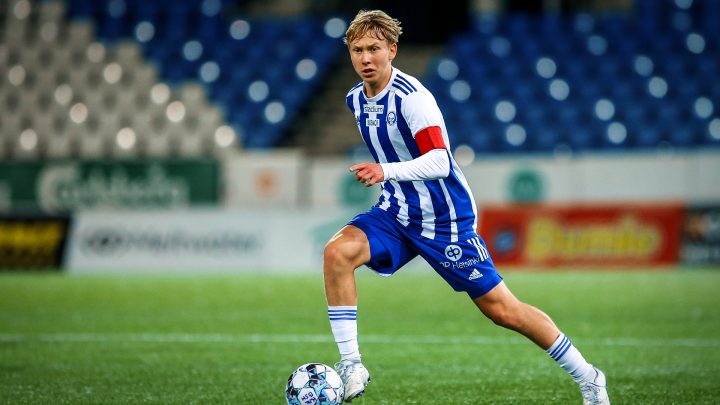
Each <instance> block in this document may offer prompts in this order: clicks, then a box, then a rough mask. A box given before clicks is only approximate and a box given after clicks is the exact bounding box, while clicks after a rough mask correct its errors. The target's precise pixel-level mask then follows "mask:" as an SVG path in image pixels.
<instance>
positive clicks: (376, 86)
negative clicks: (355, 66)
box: [363, 67, 395, 98]
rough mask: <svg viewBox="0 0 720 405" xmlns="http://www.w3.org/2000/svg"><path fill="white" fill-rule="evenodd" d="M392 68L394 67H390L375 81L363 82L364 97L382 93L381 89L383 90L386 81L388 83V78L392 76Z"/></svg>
mask: <svg viewBox="0 0 720 405" xmlns="http://www.w3.org/2000/svg"><path fill="white" fill-rule="evenodd" d="M394 70H395V68H392V67H391V68H390V70H389V72H388V74H387V75H386V76H385V77H383V78H382V79H380V80H378V81H376V82H373V83H370V82H365V84H364V85H363V90H364V91H365V97H367V98H373V97H375V96H377V95H378V94H380V93H382V91H383V90H385V87H387V85H388V83H390V78H391V77H392V75H393V71H394Z"/></svg>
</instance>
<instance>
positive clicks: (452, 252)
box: [445, 245, 462, 262]
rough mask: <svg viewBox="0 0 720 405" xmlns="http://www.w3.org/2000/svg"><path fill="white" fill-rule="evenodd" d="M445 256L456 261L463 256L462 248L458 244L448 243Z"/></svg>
mask: <svg viewBox="0 0 720 405" xmlns="http://www.w3.org/2000/svg"><path fill="white" fill-rule="evenodd" d="M445 257H447V258H448V259H449V260H450V261H453V262H456V261H458V260H460V258H461V257H462V249H460V246H458V245H448V246H447V247H446V248H445Z"/></svg>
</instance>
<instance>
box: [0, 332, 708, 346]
mask: <svg viewBox="0 0 720 405" xmlns="http://www.w3.org/2000/svg"><path fill="white" fill-rule="evenodd" d="M359 340H360V342H361V343H368V344H409V345H503V344H511V345H520V344H523V345H524V344H528V343H529V342H528V340H526V339H525V338H523V337H520V336H510V337H507V336H440V335H398V336H395V335H360V337H359ZM574 341H576V342H577V343H579V344H581V345H592V346H626V347H648V346H653V347H720V339H700V338H652V339H642V338H622V337H618V338H578V339H574ZM0 342H4V343H31V342H50V343H53V342H58V343H84V342H141V343H142V342H146V343H238V344H239V343H334V340H333V338H332V335H331V334H329V333H328V334H326V335H299V334H298V335H293V334H272V333H270V334H268V333H265V334H246V335H234V334H213V333H0Z"/></svg>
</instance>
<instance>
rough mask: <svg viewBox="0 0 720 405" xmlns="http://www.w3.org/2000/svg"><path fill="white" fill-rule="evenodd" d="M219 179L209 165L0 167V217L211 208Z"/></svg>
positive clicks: (27, 164) (149, 162)
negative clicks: (4, 214)
mask: <svg viewBox="0 0 720 405" xmlns="http://www.w3.org/2000/svg"><path fill="white" fill-rule="evenodd" d="M219 173H220V168H219V165H218V163H217V162H216V161H214V160H209V159H207V160H205V159H202V160H200V159H193V160H184V159H183V160H126V161H125V160H123V161H67V162H11V163H0V211H11V210H42V211H46V212H53V211H68V210H74V209H80V208H123V209H132V208H175V207H188V206H199V205H215V204H217V203H218V201H219Z"/></svg>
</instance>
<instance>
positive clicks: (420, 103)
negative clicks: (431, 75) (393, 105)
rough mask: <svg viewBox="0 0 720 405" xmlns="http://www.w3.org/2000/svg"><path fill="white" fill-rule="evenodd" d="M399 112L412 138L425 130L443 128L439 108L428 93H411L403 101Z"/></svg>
mask: <svg viewBox="0 0 720 405" xmlns="http://www.w3.org/2000/svg"><path fill="white" fill-rule="evenodd" d="M401 112H402V115H403V117H404V118H405V121H406V122H407V124H408V127H409V128H410V132H412V134H413V136H415V135H416V134H417V133H418V132H420V131H422V130H423V129H425V128H428V127H441V128H442V126H443V119H442V114H441V113H440V108H439V107H438V105H437V103H436V102H435V99H434V98H433V96H432V95H431V94H430V93H426V92H415V93H411V94H410V95H408V96H407V97H405V99H404V100H403V104H402V111H401Z"/></svg>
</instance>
